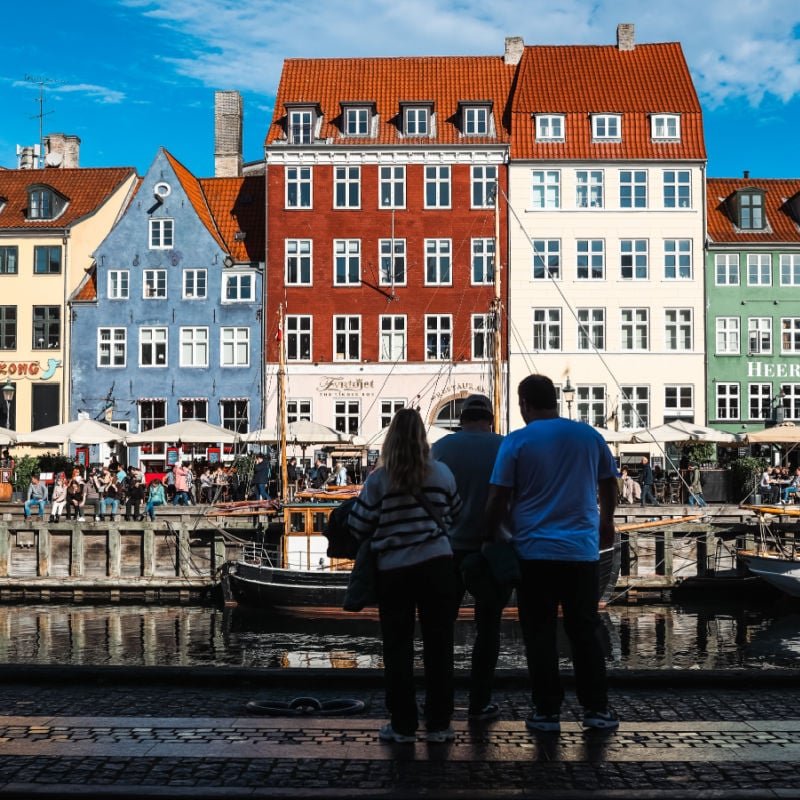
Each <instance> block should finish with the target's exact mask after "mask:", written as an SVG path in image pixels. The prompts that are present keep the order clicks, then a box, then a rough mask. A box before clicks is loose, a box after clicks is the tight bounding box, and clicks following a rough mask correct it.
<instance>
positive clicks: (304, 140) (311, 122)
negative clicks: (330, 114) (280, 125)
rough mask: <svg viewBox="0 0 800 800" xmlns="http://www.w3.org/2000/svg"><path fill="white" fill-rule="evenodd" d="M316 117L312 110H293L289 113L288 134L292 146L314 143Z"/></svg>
mask: <svg viewBox="0 0 800 800" xmlns="http://www.w3.org/2000/svg"><path fill="white" fill-rule="evenodd" d="M315 117H316V115H315V114H314V112H313V111H312V110H311V109H310V108H302V109H300V108H299V109H293V110H292V111H290V112H289V120H288V127H289V130H288V133H289V142H290V143H291V144H311V142H313V141H314V126H315V124H316V119H315Z"/></svg>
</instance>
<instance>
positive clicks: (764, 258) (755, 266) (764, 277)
mask: <svg viewBox="0 0 800 800" xmlns="http://www.w3.org/2000/svg"><path fill="white" fill-rule="evenodd" d="M747 285H748V286H771V285H772V256H771V255H770V254H769V253H748V254H747Z"/></svg>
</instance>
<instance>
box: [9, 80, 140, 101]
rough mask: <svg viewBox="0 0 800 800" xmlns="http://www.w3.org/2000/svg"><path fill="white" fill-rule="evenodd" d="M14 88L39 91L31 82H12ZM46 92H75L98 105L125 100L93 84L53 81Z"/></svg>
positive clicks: (56, 93)
mask: <svg viewBox="0 0 800 800" xmlns="http://www.w3.org/2000/svg"><path fill="white" fill-rule="evenodd" d="M11 85H12V86H14V87H21V88H24V89H35V90H36V91H37V92H38V91H39V88H38V85H37V84H36V83H34V82H32V81H14V82H13V83H12V84H11ZM46 88H47V92H48V94H50V95H59V94H69V93H71V92H77V93H80V94H85V95H86V96H87V97H89V98H90V99H92V100H96V101H97V102H98V103H112V104H117V103H121V102H122V101H123V100H124V99H125V93H124V92H120V91H117V90H116V89H109V88H108V87H107V86H98V85H97V84H94V83H59V82H58V81H54V82H52V83H48V85H47V87H46Z"/></svg>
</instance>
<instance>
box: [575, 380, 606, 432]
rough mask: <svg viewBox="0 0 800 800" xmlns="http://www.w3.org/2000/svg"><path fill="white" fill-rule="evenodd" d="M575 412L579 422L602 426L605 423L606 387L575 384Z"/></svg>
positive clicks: (597, 426)
mask: <svg viewBox="0 0 800 800" xmlns="http://www.w3.org/2000/svg"><path fill="white" fill-rule="evenodd" d="M575 397H576V400H577V403H576V414H577V417H578V419H579V420H580V421H581V422H586V423H587V424H589V425H594V426H595V427H596V428H603V427H605V424H606V387H605V386H576V387H575Z"/></svg>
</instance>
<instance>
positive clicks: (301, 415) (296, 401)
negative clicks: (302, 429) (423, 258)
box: [286, 397, 313, 423]
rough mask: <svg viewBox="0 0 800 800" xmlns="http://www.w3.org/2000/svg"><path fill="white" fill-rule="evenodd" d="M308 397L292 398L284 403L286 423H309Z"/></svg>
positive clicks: (309, 401)
mask: <svg viewBox="0 0 800 800" xmlns="http://www.w3.org/2000/svg"><path fill="white" fill-rule="evenodd" d="M312 407H313V406H312V402H311V398H310V397H293V398H291V399H289V400H287V401H286V422H287V423H291V422H311V409H312Z"/></svg>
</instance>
